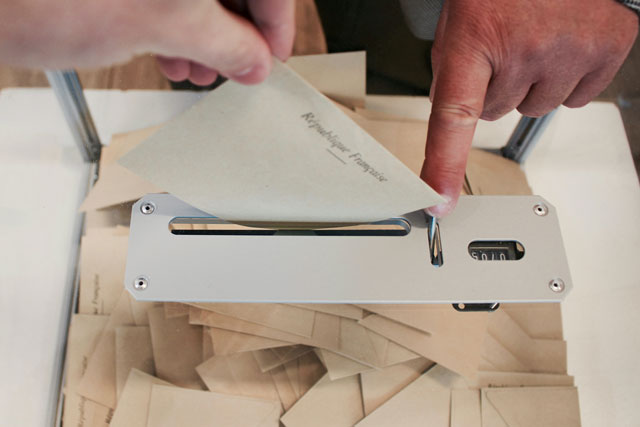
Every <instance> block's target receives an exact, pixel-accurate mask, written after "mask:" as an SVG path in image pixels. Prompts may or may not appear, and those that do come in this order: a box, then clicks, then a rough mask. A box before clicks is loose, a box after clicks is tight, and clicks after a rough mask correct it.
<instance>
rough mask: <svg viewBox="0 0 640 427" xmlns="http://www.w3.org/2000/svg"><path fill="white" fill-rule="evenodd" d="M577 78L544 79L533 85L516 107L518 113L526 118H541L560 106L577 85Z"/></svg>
mask: <svg viewBox="0 0 640 427" xmlns="http://www.w3.org/2000/svg"><path fill="white" fill-rule="evenodd" d="M578 81H579V78H576V77H569V78H565V79H562V78H560V79H554V78H546V79H544V80H541V81H539V82H537V83H534V84H533V85H532V86H531V89H530V90H529V93H528V94H527V96H526V97H525V98H524V99H523V100H522V102H521V103H520V105H518V111H519V112H520V113H522V114H523V115H525V116H528V117H541V116H544V115H545V114H547V113H548V112H550V111H551V110H553V109H554V108H556V107H557V106H558V105H560V104H562V103H563V102H564V101H565V100H566V99H567V98H568V97H569V95H570V94H571V92H573V90H574V88H575V87H576V86H577V85H578Z"/></svg>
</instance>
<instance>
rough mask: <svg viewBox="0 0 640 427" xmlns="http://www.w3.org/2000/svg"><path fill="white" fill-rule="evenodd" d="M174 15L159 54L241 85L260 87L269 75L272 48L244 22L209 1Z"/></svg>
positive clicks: (161, 37) (163, 31) (163, 30)
mask: <svg viewBox="0 0 640 427" xmlns="http://www.w3.org/2000/svg"><path fill="white" fill-rule="evenodd" d="M172 12H174V13H173V16H172V17H170V18H169V19H170V22H171V29H170V30H167V28H161V29H160V31H159V32H160V34H158V40H157V41H156V43H157V51H158V52H157V53H159V54H161V55H163V56H169V57H181V58H186V59H189V60H191V61H193V62H197V63H199V64H202V65H204V66H206V67H208V68H211V69H214V70H217V71H218V72H219V73H220V74H222V75H224V76H225V77H228V78H230V79H232V80H236V81H238V82H240V83H246V84H253V83H259V82H261V81H262V80H264V79H265V78H266V77H267V75H268V74H269V71H270V70H271V52H270V50H269V46H268V45H267V42H266V41H265V39H264V38H263V37H262V35H261V34H260V33H259V31H258V30H257V29H256V28H255V26H254V25H253V24H251V23H250V22H249V21H247V20H246V19H245V18H243V17H241V16H239V15H237V14H235V13H233V12H231V11H229V10H227V9H226V8H224V7H223V6H221V5H220V4H219V3H218V2H217V1H208V0H207V1H204V2H202V7H186V6H184V7H183V8H181V9H180V12H181V13H177V14H176V13H175V9H174V10H173V11H172ZM180 15H182V16H180Z"/></svg>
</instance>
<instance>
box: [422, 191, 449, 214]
mask: <svg viewBox="0 0 640 427" xmlns="http://www.w3.org/2000/svg"><path fill="white" fill-rule="evenodd" d="M442 197H443V198H444V199H445V200H446V201H445V202H444V203H440V204H439V205H435V206H431V207H428V208H427V209H425V211H426V212H427V213H428V214H429V215H431V216H435V217H436V218H442V217H443V216H446V215H448V214H449V213H450V212H451V211H452V210H453V206H452V203H451V197H448V196H445V195H443V196H442Z"/></svg>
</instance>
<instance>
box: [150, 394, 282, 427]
mask: <svg viewBox="0 0 640 427" xmlns="http://www.w3.org/2000/svg"><path fill="white" fill-rule="evenodd" d="M279 414H280V402H279V401H271V400H261V399H252V398H248V397H239V396H230V395H225V394H220V393H213V392H210V391H199V390H188V389H180V388H177V387H167V386H163V385H158V384H154V385H153V386H152V387H151V401H150V402H149V421H148V424H147V425H148V426H153V427H164V426H166V427H176V426H189V427H209V426H247V427H277V426H278V416H279Z"/></svg>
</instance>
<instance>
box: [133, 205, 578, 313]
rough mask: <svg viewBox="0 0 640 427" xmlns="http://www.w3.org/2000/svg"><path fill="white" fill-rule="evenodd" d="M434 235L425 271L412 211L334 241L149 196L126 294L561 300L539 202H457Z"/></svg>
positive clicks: (563, 264) (560, 251) (553, 225)
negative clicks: (436, 261) (436, 254)
mask: <svg viewBox="0 0 640 427" xmlns="http://www.w3.org/2000/svg"><path fill="white" fill-rule="evenodd" d="M542 206H544V209H541V207H542ZM542 212H544V214H542ZM185 223H191V224H192V231H189V230H188V229H187V230H185V229H184V227H182V226H183V225H184V224H185ZM438 225H439V233H440V242H441V251H442V254H443V255H444V256H443V258H442V260H443V262H442V264H441V265H440V266H439V267H436V266H434V265H433V264H432V260H431V255H430V254H431V248H430V243H429V234H430V231H429V218H427V216H426V215H425V214H424V212H422V211H417V212H412V213H409V214H406V215H404V216H402V217H401V218H394V219H391V220H388V221H383V222H380V223H374V224H370V225H368V226H359V228H357V229H356V230H342V231H339V232H336V231H333V232H324V231H323V229H320V230H317V229H308V230H265V229H252V228H250V227H242V228H240V229H237V228H238V226H237V225H235V224H229V223H226V222H225V221H222V220H220V219H219V218H216V217H213V216H211V215H209V214H207V213H205V212H203V211H200V210H198V209H196V208H194V207H192V206H190V205H188V204H186V203H184V202H182V201H181V200H179V199H177V198H175V197H173V196H171V195H169V194H149V195H147V196H145V197H144V198H143V199H141V200H139V201H138V202H137V203H135V204H134V206H133V211H132V215H131V231H130V237H129V249H128V256H127V268H126V275H125V286H126V288H127V289H128V290H129V291H130V292H131V293H132V294H133V296H134V297H135V298H136V299H138V300H144V301H185V302H189V301H191V302H196V301H217V302H284V303H287V302H289V303H293V302H295V303H451V304H457V303H465V304H491V305H493V304H495V303H498V302H557V301H560V300H562V299H563V298H564V296H565V295H566V294H567V293H568V292H569V291H570V289H571V277H570V274H569V268H568V266H567V260H566V256H565V253H564V248H563V243H562V237H561V234H560V228H559V225H558V220H557V218H556V215H555V210H554V208H553V207H552V206H551V205H550V204H548V203H547V202H546V201H545V200H544V199H542V198H540V197H536V196H466V197H462V198H461V199H460V201H459V203H458V206H457V208H456V209H455V211H454V212H453V213H452V214H450V215H449V216H447V217H446V218H444V219H442V220H440V221H439V223H438ZM367 227H369V228H367ZM379 227H387V228H389V227H392V228H393V230H395V231H393V230H392V229H391V228H389V230H388V232H381V231H380V229H379ZM368 229H370V231H367V230H368ZM324 230H326V229H324ZM403 230H404V231H403ZM514 245H519V248H520V249H518V250H516V249H515V247H514ZM520 252H522V253H521V254H520V258H518V257H517V256H516V255H512V254H517V253H520ZM522 255H523V256H522ZM552 282H553V283H556V284H557V283H560V282H561V283H562V289H560V286H551V283H552Z"/></svg>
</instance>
